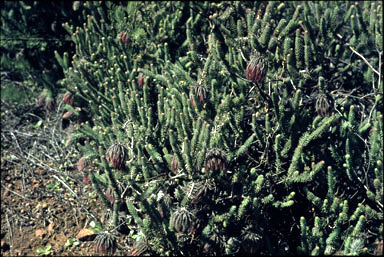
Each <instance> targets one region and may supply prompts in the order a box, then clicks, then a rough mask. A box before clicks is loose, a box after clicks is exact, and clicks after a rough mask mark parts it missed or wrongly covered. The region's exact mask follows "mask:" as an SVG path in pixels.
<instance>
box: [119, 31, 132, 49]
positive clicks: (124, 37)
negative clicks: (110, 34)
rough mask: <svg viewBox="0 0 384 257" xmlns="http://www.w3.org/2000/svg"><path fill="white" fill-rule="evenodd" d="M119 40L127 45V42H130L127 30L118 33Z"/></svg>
mask: <svg viewBox="0 0 384 257" xmlns="http://www.w3.org/2000/svg"><path fill="white" fill-rule="evenodd" d="M120 40H121V42H123V44H124V45H126V46H127V45H129V43H131V40H130V39H129V38H128V33H127V32H122V33H121V34H120Z"/></svg>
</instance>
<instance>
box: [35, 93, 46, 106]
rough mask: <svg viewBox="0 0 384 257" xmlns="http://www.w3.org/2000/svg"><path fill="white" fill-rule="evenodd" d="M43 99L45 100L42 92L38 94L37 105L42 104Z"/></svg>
mask: <svg viewBox="0 0 384 257" xmlns="http://www.w3.org/2000/svg"><path fill="white" fill-rule="evenodd" d="M44 101H45V95H44V94H40V95H39V98H38V100H37V107H41V106H43V104H44Z"/></svg>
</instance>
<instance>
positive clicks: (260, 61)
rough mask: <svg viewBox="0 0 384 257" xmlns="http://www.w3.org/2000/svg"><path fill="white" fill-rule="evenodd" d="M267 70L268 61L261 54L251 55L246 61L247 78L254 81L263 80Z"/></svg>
mask: <svg viewBox="0 0 384 257" xmlns="http://www.w3.org/2000/svg"><path fill="white" fill-rule="evenodd" d="M267 71H268V63H267V61H266V59H265V58H264V57H262V56H261V55H253V56H252V57H251V60H250V61H249V63H248V66H247V71H246V76H247V79H248V80H251V81H252V82H254V83H260V82H262V81H263V80H264V78H265V76H266V74H267Z"/></svg>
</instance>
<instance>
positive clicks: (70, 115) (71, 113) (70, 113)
mask: <svg viewBox="0 0 384 257" xmlns="http://www.w3.org/2000/svg"><path fill="white" fill-rule="evenodd" d="M73 114H74V111H73V110H69V111H67V112H65V113H64V114H63V116H61V118H63V119H69V118H71V117H72V116H73Z"/></svg>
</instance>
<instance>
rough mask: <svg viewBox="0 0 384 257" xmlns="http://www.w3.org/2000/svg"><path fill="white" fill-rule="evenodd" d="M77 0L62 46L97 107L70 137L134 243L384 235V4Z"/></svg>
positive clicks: (236, 246)
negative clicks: (79, 5) (257, 59)
mask: <svg viewBox="0 0 384 257" xmlns="http://www.w3.org/2000/svg"><path fill="white" fill-rule="evenodd" d="M85 7H86V11H85V12H84V14H83V15H85V16H86V17H87V22H86V23H84V25H83V26H79V27H75V26H74V25H72V24H69V23H68V24H66V25H65V28H66V29H67V31H68V32H69V33H70V35H71V38H72V40H73V42H74V44H75V47H76V54H75V55H74V56H73V58H72V59H71V60H67V58H68V55H66V54H63V55H60V54H56V58H57V59H58V61H59V63H60V65H61V66H62V68H63V69H64V73H65V75H66V76H65V78H64V79H63V80H62V81H61V83H62V85H63V86H64V87H66V88H67V89H68V90H69V91H70V92H72V93H73V94H75V95H77V96H78V97H79V98H81V99H84V100H85V101H86V103H87V105H86V106H85V107H82V108H83V109H84V110H85V111H87V112H88V113H89V114H90V116H91V118H92V119H91V120H89V122H84V123H82V124H79V126H78V127H77V135H76V136H74V137H73V143H75V144H77V145H78V146H79V148H80V149H83V151H84V155H86V156H88V157H89V158H90V159H92V161H93V162H94V163H95V164H96V165H97V166H98V167H99V169H96V170H95V171H93V172H92V173H91V176H90V177H91V181H92V184H93V186H94V188H95V190H96V192H97V193H98V195H99V196H100V199H101V200H102V201H103V202H104V204H105V205H106V207H107V208H109V209H110V210H112V212H113V215H112V222H111V224H112V226H114V227H116V226H118V225H119V222H120V221H119V220H120V219H119V216H120V215H130V216H132V217H133V220H134V222H135V224H136V225H137V231H136V233H137V235H140V237H139V236H138V238H140V239H137V242H136V243H137V246H136V247H134V249H133V250H135V251H139V252H141V253H142V252H144V251H147V252H148V253H156V254H158V255H194V254H206V255H222V254H234V255H252V254H266V255H275V254H276V255H282V254H313V255H319V254H333V253H335V252H336V251H337V250H338V249H341V247H342V246H343V247H344V253H345V254H360V253H364V252H367V250H372V249H373V247H374V242H375V241H379V240H382V236H381V235H382V232H383V231H382V230H383V226H382V218H383V217H382V216H383V215H382V211H383V198H382V193H383V189H382V182H383V165H382V160H383V151H382V149H383V120H382V115H383V114H382V108H383V101H382V99H383V79H382V77H380V76H381V75H380V74H379V73H378V72H377V71H378V70H381V67H379V65H380V64H381V62H380V58H381V57H382V56H381V55H382V52H380V48H379V46H378V43H381V44H382V39H381V38H380V33H382V27H381V26H378V25H377V24H378V23H376V22H374V21H372V18H371V15H375V16H374V17H375V19H377V20H379V21H382V17H381V12H379V10H381V8H382V5H381V3H379V2H373V3H372V5H364V4H359V3H356V4H355V3H351V2H345V3H333V2H303V3H301V4H299V5H298V4H297V3H296V2H284V3H279V2H275V1H270V2H166V3H161V4H160V3H156V2H150V3H147V2H146V3H143V2H134V3H125V2H123V3H112V2H106V3H103V2H102V3H99V2H86V3H85ZM207 10H209V11H207ZM375 10H376V12H375ZM367 15H369V16H367ZM340 17H341V18H340ZM380 24H381V23H380ZM123 33H126V34H123ZM128 39H129V40H128ZM380 40H381V41H380ZM378 41H379V42H378ZM361 42H364V44H363V45H361ZM367 45H368V46H369V45H370V46H372V47H367ZM255 54H256V55H260V56H262V57H264V58H265V59H266V61H267V63H268V71H267V73H266V76H265V78H264V77H263V80H258V83H254V82H252V81H249V80H247V79H246V76H245V75H246V70H247V66H248V63H249V60H250V59H251V56H254V55H255ZM368 63H369V65H368ZM253 72H255V74H256V72H258V71H257V70H255V71H253ZM319 99H320V100H319ZM319 108H320V109H319ZM325 109H326V110H325ZM81 137H82V138H85V139H86V140H85V142H84V141H79V138H81ZM115 144H119V145H122V146H123V147H124V149H126V151H125V152H124V156H123V157H124V161H125V163H124V165H118V167H117V166H116V165H115V164H116V160H115V161H114V160H112V159H113V158H118V160H121V159H123V157H121V158H120V157H119V154H120V152H121V151H120V152H115V153H114V154H112V156H113V158H112V159H111V157H110V156H111V155H110V154H109V149H111V148H110V147H111V145H115ZM107 187H111V188H113V192H114V195H115V196H116V197H115V198H114V201H113V202H110V201H109V200H108V199H107V198H106V196H105V193H104V190H105V188H107ZM122 212H123V213H124V212H125V214H121V213H122ZM368 229H369V230H368ZM362 235H366V236H364V238H363V239H362Z"/></svg>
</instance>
